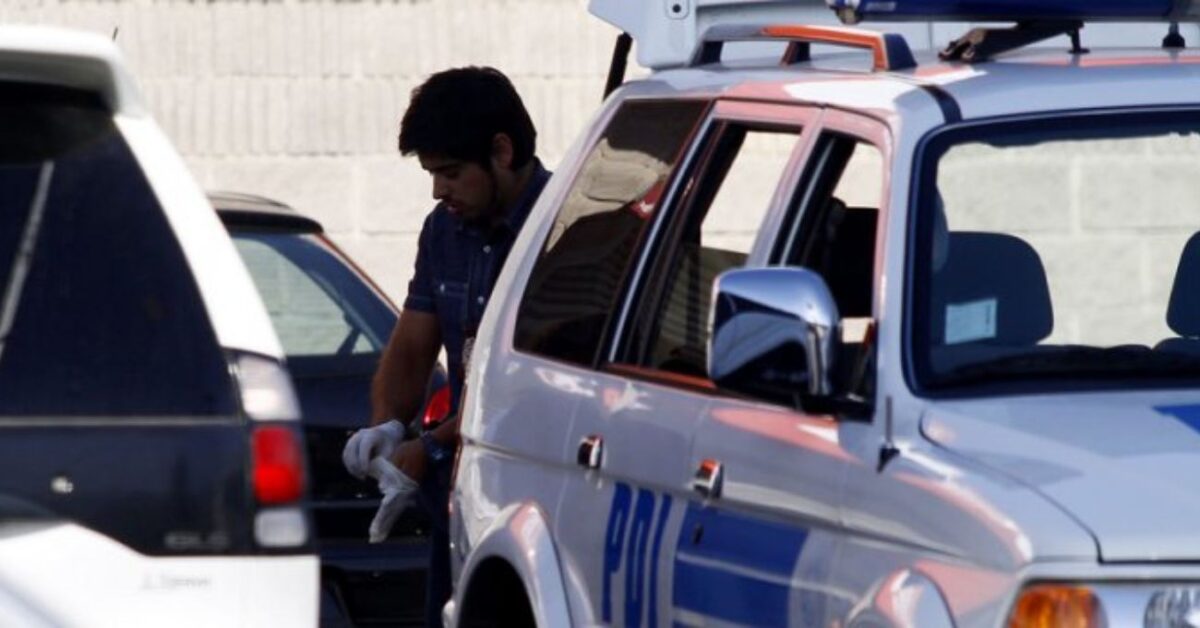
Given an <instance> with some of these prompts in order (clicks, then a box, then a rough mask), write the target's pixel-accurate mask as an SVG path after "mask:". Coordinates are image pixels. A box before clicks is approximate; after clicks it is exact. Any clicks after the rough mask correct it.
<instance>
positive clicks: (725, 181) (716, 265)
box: [640, 124, 800, 377]
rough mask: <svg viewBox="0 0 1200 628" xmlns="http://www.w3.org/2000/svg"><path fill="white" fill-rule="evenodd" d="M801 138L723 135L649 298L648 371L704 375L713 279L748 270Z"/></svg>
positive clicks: (764, 132)
mask: <svg viewBox="0 0 1200 628" xmlns="http://www.w3.org/2000/svg"><path fill="white" fill-rule="evenodd" d="M799 133H800V131H799V129H752V128H747V127H744V126H741V125H734V124H725V125H723V128H721V129H720V131H719V135H718V136H717V140H716V141H715V143H714V145H713V148H712V151H711V153H710V154H711V156H710V157H709V159H708V160H707V162H706V164H705V166H704V167H703V168H700V169H698V171H697V174H696V175H695V177H694V183H693V184H692V185H691V186H690V188H691V190H692V194H691V198H688V199H685V200H684V205H683V206H684V207H686V208H687V210H686V212H684V213H683V214H681V215H680V216H678V217H677V218H676V220H675V224H674V226H673V230H672V236H671V242H670V243H665V244H664V246H663V248H662V251H663V252H664V255H663V256H662V257H661V259H660V262H659V263H660V266H659V267H658V269H657V270H656V272H655V273H654V275H653V276H654V278H655V280H656V281H655V282H654V283H653V285H651V287H649V289H648V291H647V293H646V294H648V295H657V296H656V297H655V300H656V301H658V302H657V303H656V304H655V306H654V307H653V309H651V310H650V311H655V312H656V314H654V315H653V316H651V317H649V318H648V320H647V323H646V324H645V325H642V326H640V327H642V328H644V329H648V330H649V332H648V333H647V334H646V338H647V341H646V349H645V352H644V355H645V358H644V359H643V362H642V364H643V366H647V367H650V368H653V369H658V370H663V371H670V372H673V373H679V374H683V375H693V376H697V377H706V376H707V370H708V368H707V357H708V349H707V347H708V335H709V329H708V315H709V311H708V310H709V303H710V301H711V299H712V285H713V280H715V279H716V278H717V276H718V275H720V274H721V273H722V272H725V271H726V270H729V269H731V268H735V267H738V266H741V265H743V264H745V262H746V258H747V256H748V255H749V253H750V249H751V247H752V246H753V244H754V240H755V238H756V237H757V235H758V231H759V225H761V224H762V222H763V218H764V217H765V216H766V213H767V210H768V209H769V208H770V206H771V198H772V196H773V195H774V193H775V190H776V188H777V187H778V185H779V181H780V179H781V178H782V176H783V174H784V171H785V170H786V168H787V164H788V161H789V159H790V158H791V155H792V151H793V149H794V148H795V146H796V142H797V139H798V137H799ZM658 282H661V283H658Z"/></svg>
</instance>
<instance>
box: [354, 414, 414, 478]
mask: <svg viewBox="0 0 1200 628" xmlns="http://www.w3.org/2000/svg"><path fill="white" fill-rule="evenodd" d="M402 440H404V426H403V425H401V424H400V422H399V421H384V422H383V423H380V424H379V425H375V426H372V427H366V428H363V429H361V430H358V431H357V432H355V433H354V434H352V435H351V436H350V440H347V441H346V447H345V449H343V450H342V464H344V465H346V470H347V471H349V472H350V474H351V475H353V476H354V477H356V478H358V479H360V480H361V479H364V478H366V477H367V474H368V473H370V469H369V467H370V464H371V459H372V458H376V457H382V458H389V457H391V455H392V452H394V451H395V450H396V446H397V445H399V444H400V441H402Z"/></svg>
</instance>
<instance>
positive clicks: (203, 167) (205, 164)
mask: <svg viewBox="0 0 1200 628" xmlns="http://www.w3.org/2000/svg"><path fill="white" fill-rule="evenodd" d="M183 161H184V163H186V164H187V167H188V170H190V171H191V173H192V177H194V178H195V179H196V183H198V184H200V187H201V188H204V189H205V190H206V191H211V190H216V189H217V188H215V187H214V186H213V183H212V172H211V170H212V162H211V161H209V160H208V159H205V158H202V157H187V156H185V157H184V158H183Z"/></svg>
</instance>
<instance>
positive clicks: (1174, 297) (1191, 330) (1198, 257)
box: [1167, 232, 1200, 336]
mask: <svg viewBox="0 0 1200 628" xmlns="http://www.w3.org/2000/svg"><path fill="white" fill-rule="evenodd" d="M1167 325H1168V326H1170V327H1171V330H1172V331H1174V332H1175V333H1177V334H1179V335H1180V336H1200V232H1197V233H1195V234H1192V237H1191V238H1189V239H1188V241H1187V244H1186V245H1184V247H1183V254H1182V255H1180V256H1179V268H1178V269H1177V270H1176V271H1175V285H1174V287H1172V288H1171V302H1170V304H1169V305H1168V306H1167Z"/></svg>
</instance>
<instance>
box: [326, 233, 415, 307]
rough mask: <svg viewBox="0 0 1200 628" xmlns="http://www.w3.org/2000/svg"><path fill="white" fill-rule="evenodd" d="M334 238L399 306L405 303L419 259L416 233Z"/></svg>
mask: <svg viewBox="0 0 1200 628" xmlns="http://www.w3.org/2000/svg"><path fill="white" fill-rule="evenodd" d="M334 241H335V242H336V243H337V245H338V246H339V247H340V248H342V250H344V251H346V253H347V254H348V255H350V257H351V258H352V259H354V261H355V262H356V263H358V265H359V267H361V268H362V269H363V270H364V271H365V272H366V273H367V275H369V276H370V277H371V278H372V279H373V280H374V281H375V283H376V284H377V285H378V286H379V287H380V289H381V290H383V291H384V293H385V294H387V296H388V297H389V298H390V299H391V300H392V302H393V303H395V304H396V307H402V306H403V305H404V297H405V296H407V295H408V282H409V280H410V279H411V278H412V273H413V263H414V262H415V261H416V259H417V234H412V235H409V236H392V237H376V238H345V237H340V238H339V237H335V238H334Z"/></svg>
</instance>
